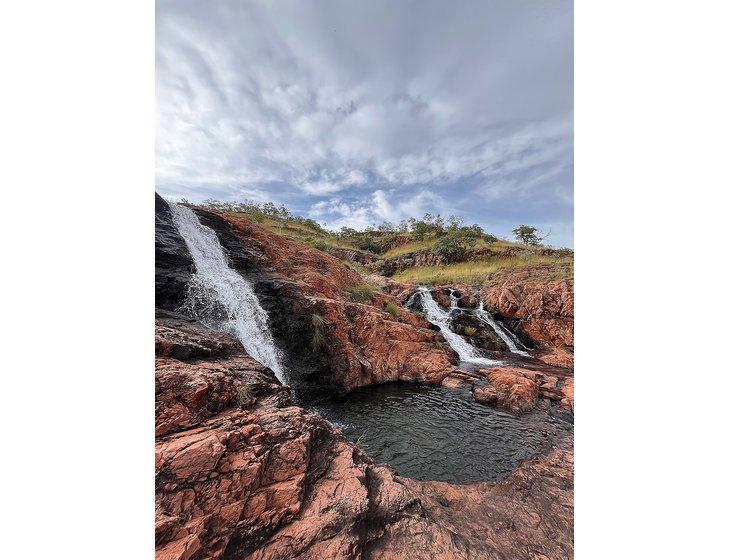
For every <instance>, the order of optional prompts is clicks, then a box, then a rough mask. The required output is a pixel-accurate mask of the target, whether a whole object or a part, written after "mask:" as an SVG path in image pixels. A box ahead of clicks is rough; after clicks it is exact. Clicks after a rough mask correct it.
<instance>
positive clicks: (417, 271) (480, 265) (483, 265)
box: [393, 255, 573, 284]
mask: <svg viewBox="0 0 730 560" xmlns="http://www.w3.org/2000/svg"><path fill="white" fill-rule="evenodd" d="M541 265H542V267H543V270H541V271H540V276H541V277H547V278H548V279H550V280H559V279H561V278H569V277H572V275H573V259H572V258H569V257H564V258H555V257H545V256H538V255H533V256H527V257H524V258H521V257H513V258H505V259H500V258H498V259H493V260H488V261H479V262H472V261H469V262H461V263H455V264H450V265H444V266H421V267H416V268H410V269H408V270H404V271H402V272H399V273H397V274H396V275H395V276H393V279H394V280H398V281H401V282H415V283H417V284H455V283H460V284H461V283H463V284H483V283H484V282H485V281H486V280H488V279H489V278H490V276H491V275H493V274H495V273H499V272H502V271H515V270H520V269H530V268H534V267H540V266H541ZM545 265H547V268H549V270H547V271H546V270H544V268H545Z"/></svg>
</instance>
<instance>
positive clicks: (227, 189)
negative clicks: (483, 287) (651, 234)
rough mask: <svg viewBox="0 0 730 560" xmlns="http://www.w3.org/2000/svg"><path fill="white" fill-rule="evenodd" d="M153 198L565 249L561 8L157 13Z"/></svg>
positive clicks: (419, 5) (564, 8) (341, 2)
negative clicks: (536, 241) (517, 232)
mask: <svg viewBox="0 0 730 560" xmlns="http://www.w3.org/2000/svg"><path fill="white" fill-rule="evenodd" d="M156 15H157V17H156V27H157V29H156V100H157V103H156V120H157V122H156V162H157V163H156V189H157V191H158V192H159V193H160V194H161V195H162V196H164V197H166V198H169V199H173V200H174V199H179V198H186V199H188V200H189V201H191V202H201V201H203V200H205V199H207V198H215V199H218V200H226V201H236V200H243V199H246V198H248V199H253V200H257V201H261V202H266V201H272V202H275V203H277V204H284V205H286V206H287V207H288V208H289V209H290V210H292V212H294V213H295V214H297V215H302V216H306V217H310V218H314V219H315V220H317V221H318V222H320V223H322V224H325V225H326V227H327V228H329V229H339V228H340V227H342V226H349V227H354V228H363V227H365V226H368V225H378V224H380V223H382V222H383V221H390V222H394V223H397V222H399V221H400V220H401V219H403V218H409V217H411V216H416V217H419V216H421V215H423V214H424V213H425V212H431V213H433V214H436V213H440V214H442V215H444V216H448V215H450V214H456V215H457V216H460V217H462V218H463V219H464V221H465V223H467V224H472V223H477V224H480V225H482V226H483V227H484V228H485V230H486V231H488V232H490V233H493V234H495V235H498V236H500V237H507V238H509V237H511V233H510V232H511V230H512V229H514V228H515V227H516V226H518V225H520V224H529V225H534V226H536V227H538V228H539V229H540V230H542V231H543V232H544V233H548V232H549V233H550V235H549V237H548V238H547V239H546V243H548V244H550V245H553V246H555V247H572V246H573V5H572V2H571V1H562V0H560V1H551V0H504V1H501V0H481V1H475V0H470V1H464V2H462V1H458V0H457V1H454V0H450V1H448V2H445V1H430V0H417V1H408V0H390V1H374V0H368V2H355V1H348V0H338V1H325V0H308V1H306V2H300V1H294V0H291V1H286V2H283V1H274V0H268V1H260V2H259V1H245V0H206V1H199V0H174V1H168V0H164V1H160V0H158V1H157V14H156Z"/></svg>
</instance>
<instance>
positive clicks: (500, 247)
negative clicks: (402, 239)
mask: <svg viewBox="0 0 730 560" xmlns="http://www.w3.org/2000/svg"><path fill="white" fill-rule="evenodd" d="M437 241H438V238H436V237H433V238H429V239H424V240H422V241H416V240H414V241H411V242H410V243H406V244H405V245H400V246H398V247H393V248H392V249H391V250H390V251H387V252H385V253H383V254H382V255H381V258H383V259H394V258H396V257H401V256H403V255H408V254H409V253H417V252H418V251H425V250H426V249H432V248H433V246H434V245H435V244H436V242H437ZM514 247H517V248H520V249H524V248H525V246H524V245H522V244H521V243H513V242H512V241H507V240H504V239H500V240H498V241H495V242H494V243H487V242H486V241H485V240H484V239H478V240H477V242H476V245H474V249H483V248H488V249H491V250H492V251H495V252H501V251H504V250H507V249H512V248H514Z"/></svg>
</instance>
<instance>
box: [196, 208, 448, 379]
mask: <svg viewBox="0 0 730 560" xmlns="http://www.w3.org/2000/svg"><path fill="white" fill-rule="evenodd" d="M205 213H206V214H209V215H213V216H215V217H217V218H218V219H222V220H224V222H225V223H226V224H228V226H230V228H231V229H232V232H233V235H235V236H238V237H239V238H240V240H242V241H245V244H246V247H247V251H248V252H249V253H250V255H253V256H255V258H257V259H258V264H259V265H260V266H261V267H263V268H266V269H269V270H272V271H273V272H275V273H277V274H281V275H284V276H286V279H287V282H288V284H287V287H286V289H287V294H288V297H291V298H292V299H293V300H295V301H296V302H297V303H298V309H299V310H300V312H301V313H303V314H308V317H307V320H306V321H305V322H306V323H307V324H310V323H311V316H312V315H314V314H317V315H320V316H322V317H323V318H324V321H325V324H324V327H323V328H324V336H323V339H322V352H323V353H324V354H325V355H326V357H327V361H328V366H329V368H328V370H329V372H330V373H331V375H332V381H333V382H334V383H335V384H337V385H339V386H340V387H342V389H343V390H344V391H349V390H351V389H354V388H356V387H360V386H364V385H371V384H377V383H385V382H389V381H421V382H427V383H434V384H437V383H440V382H441V380H442V379H444V378H445V377H446V376H448V375H449V374H450V373H451V372H452V371H453V370H454V369H455V367H454V364H455V363H456V362H457V357H456V355H455V354H454V352H453V351H452V350H451V349H450V348H449V347H448V345H446V344H445V343H444V342H443V340H442V338H441V336H440V335H439V333H438V332H437V331H434V330H433V329H432V328H431V326H430V325H429V323H428V322H427V321H426V320H425V319H423V318H422V317H419V316H418V315H415V314H414V313H412V312H411V311H409V310H408V309H406V308H404V307H402V306H401V305H400V302H399V299H397V298H396V297H394V296H392V295H390V294H389V293H386V292H383V291H376V292H375V293H374V294H373V295H372V297H371V298H370V299H369V300H368V301H364V302H356V301H353V298H352V297H351V296H350V295H349V294H348V293H347V290H346V289H347V288H348V287H352V286H356V285H358V284H363V283H364V282H365V280H364V279H363V278H362V277H361V276H360V275H359V274H358V273H357V272H355V271H354V270H351V269H349V268H348V267H347V266H345V264H344V263H343V262H342V261H340V260H339V259H337V258H335V257H333V256H331V255H329V254H327V253H324V252H322V251H318V250H316V249H313V248H312V247H309V246H308V245H304V244H302V243H298V242H296V241H292V240H289V239H286V238H284V237H281V236H279V235H276V234H274V233H272V232H270V231H268V230H266V229H264V228H262V227H260V226H258V225H257V224H255V223H254V222H252V221H250V220H248V219H246V218H244V217H240V216H234V215H231V214H226V213H222V212H205ZM376 281H377V282H380V283H381V284H383V282H382V281H381V280H379V279H376ZM385 284H387V285H389V286H391V287H392V288H393V289H396V290H397V288H396V287H395V286H396V284H395V283H392V282H390V283H388V282H386V283H385ZM409 289H410V288H409ZM411 293H412V292H411ZM402 295H403V294H402V291H401V293H400V294H399V296H402ZM446 297H447V299H448V296H446ZM387 303H394V304H396V305H397V306H398V313H397V315H392V314H390V313H388V312H386V311H385V310H384V307H385V305H386V304H387Z"/></svg>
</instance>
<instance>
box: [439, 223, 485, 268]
mask: <svg viewBox="0 0 730 560" xmlns="http://www.w3.org/2000/svg"><path fill="white" fill-rule="evenodd" d="M476 240H477V238H476V236H475V235H474V234H473V233H472V232H471V231H470V230H469V231H458V232H454V233H449V234H448V235H444V236H443V237H441V238H440V239H439V240H438V241H437V242H436V245H434V248H433V250H434V252H435V253H436V254H437V255H439V256H440V257H441V258H443V259H444V261H446V262H447V263H452V262H459V261H463V260H464V259H465V258H466V257H467V255H468V254H469V251H470V250H471V249H472V248H473V247H474V245H475V244H476Z"/></svg>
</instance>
